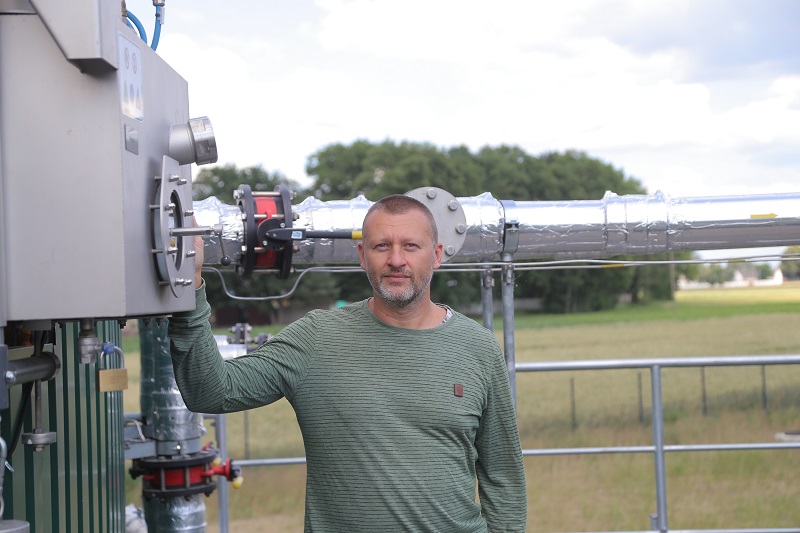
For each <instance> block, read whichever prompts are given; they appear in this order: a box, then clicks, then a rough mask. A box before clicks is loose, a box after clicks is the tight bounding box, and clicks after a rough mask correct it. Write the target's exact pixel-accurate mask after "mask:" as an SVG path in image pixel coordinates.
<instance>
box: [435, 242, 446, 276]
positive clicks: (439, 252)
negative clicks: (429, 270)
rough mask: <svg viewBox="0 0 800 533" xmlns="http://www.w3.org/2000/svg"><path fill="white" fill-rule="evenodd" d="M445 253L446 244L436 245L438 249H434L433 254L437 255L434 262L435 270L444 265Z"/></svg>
mask: <svg viewBox="0 0 800 533" xmlns="http://www.w3.org/2000/svg"><path fill="white" fill-rule="evenodd" d="M443 251H444V244H442V243H437V244H436V248H434V249H433V253H434V255H435V258H434V262H433V268H434V270H435V269H437V268H439V265H441V264H442V253H443Z"/></svg>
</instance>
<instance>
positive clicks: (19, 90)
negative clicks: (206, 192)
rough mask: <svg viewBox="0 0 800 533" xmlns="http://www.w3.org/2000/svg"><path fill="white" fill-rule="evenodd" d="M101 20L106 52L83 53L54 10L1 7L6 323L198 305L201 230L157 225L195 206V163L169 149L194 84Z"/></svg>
mask: <svg viewBox="0 0 800 533" xmlns="http://www.w3.org/2000/svg"><path fill="white" fill-rule="evenodd" d="M84 3H85V2H84ZM61 22H62V23H63V24H70V23H74V21H61ZM102 30H103V31H102V33H103V39H102V44H103V48H102V54H101V55H102V58H101V59H99V60H96V61H74V60H68V59H67V57H65V54H66V51H62V47H63V43H58V42H56V41H55V40H54V38H53V35H52V34H51V33H50V32H49V31H48V28H47V27H46V26H45V23H44V22H43V17H40V16H38V15H37V14H35V13H30V14H14V15H0V178H1V181H2V183H0V198H1V199H2V204H1V205H0V217H2V220H1V221H0V233H2V235H0V244H3V245H4V249H3V250H1V251H2V257H3V259H2V261H0V262H2V263H3V266H2V268H3V269H5V275H4V276H3V277H2V278H0V295H2V300H0V324H2V323H4V322H6V321H8V322H11V321H16V320H32V319H73V318H81V317H94V318H103V317H134V316H147V315H163V314H168V313H172V312H175V311H181V310H188V309H192V308H193V307H194V294H193V291H192V290H191V287H188V290H184V289H187V287H186V286H187V285H189V283H188V280H189V279H191V278H193V270H194V259H193V258H192V257H190V253H191V252H190V250H191V247H192V238H191V237H177V238H171V237H169V231H168V230H169V228H167V231H166V232H165V231H164V228H158V227H156V229H155V230H154V228H153V224H154V223H155V224H156V225H157V226H158V225H159V224H161V225H167V226H170V227H172V226H181V225H184V224H185V222H184V221H183V218H184V214H186V213H185V211H187V210H190V209H191V174H190V166H189V165H188V164H187V165H182V166H181V165H179V164H178V163H177V162H176V161H175V160H173V159H171V158H169V157H165V156H167V155H168V154H169V137H170V128H171V127H172V126H175V125H181V124H183V125H185V124H187V122H188V120H189V103H188V87H187V83H186V82H185V80H183V79H182V78H181V77H180V76H179V75H178V74H177V73H176V72H175V71H174V70H173V69H172V68H171V67H169V66H168V65H167V64H166V63H165V62H164V61H163V60H162V59H161V58H160V57H158V56H157V55H156V54H155V53H154V52H153V51H152V50H151V49H150V48H149V47H148V46H147V44H145V43H144V42H143V41H141V40H140V39H139V38H138V36H137V35H136V33H134V31H133V30H131V29H130V28H128V27H127V26H125V24H124V23H123V21H122V19H121V17H115V18H114V19H113V20H112V23H111V24H110V25H107V26H104V27H103V28H102ZM109 31H112V32H113V35H112V37H110V38H109V35H108V33H109ZM114 60H116V62H117V65H113V64H111V63H113V62H114ZM114 67H116V68H114ZM165 167H167V170H166V171H165ZM165 173H166V174H168V176H165ZM170 176H171V178H170ZM162 178H163V179H164V183H167V180H168V179H169V190H168V194H166V195H165V198H167V200H168V202H167V205H164V204H163V203H161V204H160V202H161V200H160V198H159V195H158V190H159V185H160V183H161V179H162ZM176 203H177V204H182V205H174V204H176ZM159 204H160V205H159ZM169 204H173V205H171V206H170V205H169ZM165 209H169V210H170V211H169V216H165V212H164V210H165ZM172 210H174V215H175V216H172V215H173V211H172ZM189 214H190V213H189ZM186 219H187V220H191V219H190V218H188V215H187V218H186ZM154 233H155V236H154ZM164 235H167V240H168V241H169V242H156V241H158V240H160V239H162V238H163V236H164ZM159 246H162V247H163V249H164V250H166V249H168V248H169V249H171V250H173V251H174V253H175V255H172V256H169V257H167V255H166V253H165V254H161V255H160V256H159V254H155V256H154V247H156V248H157V247H159ZM156 257H159V258H160V262H161V267H160V268H159V267H158V266H157V263H158V261H156V260H155V258H156ZM165 262H166V263H167V264H168V266H170V267H171V268H170V269H165V265H164V263H165ZM164 271H168V274H169V275H171V276H172V277H173V279H172V280H170V281H168V282H165V281H164V280H163V274H162V277H160V276H159V272H164ZM0 272H2V270H0ZM176 279H178V280H179V282H180V283H175V280H176ZM0 327H1V326H0Z"/></svg>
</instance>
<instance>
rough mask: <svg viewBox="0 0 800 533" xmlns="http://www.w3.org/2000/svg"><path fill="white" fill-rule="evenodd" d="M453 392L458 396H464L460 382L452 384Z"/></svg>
mask: <svg viewBox="0 0 800 533" xmlns="http://www.w3.org/2000/svg"><path fill="white" fill-rule="evenodd" d="M453 394H455V395H456V396H458V397H459V398H461V397H462V396H464V385H462V384H461V383H456V384H455V385H453Z"/></svg>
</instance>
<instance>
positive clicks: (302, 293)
mask: <svg viewBox="0 0 800 533" xmlns="http://www.w3.org/2000/svg"><path fill="white" fill-rule="evenodd" d="M242 184H246V185H249V186H250V187H251V188H252V189H253V191H273V190H275V187H276V186H278V185H279V184H283V185H286V186H287V187H288V188H289V189H291V190H294V191H297V190H298V189H299V186H298V184H297V183H295V182H292V181H290V180H287V179H286V178H285V177H284V176H283V175H282V174H280V173H277V172H275V173H269V172H267V171H265V170H264V169H263V168H261V167H260V166H255V167H248V168H243V169H237V168H236V167H235V166H234V165H226V166H221V167H212V168H204V169H202V170H201V171H200V172H199V174H198V176H197V178H196V179H195V180H194V183H193V188H192V189H193V195H194V199H195V200H202V199H204V198H207V197H209V196H216V197H217V198H218V199H219V200H221V201H222V202H225V203H228V204H233V203H234V201H233V191H234V190H235V189H237V188H238V187H239V186H240V185H242ZM301 196H302V195H301ZM203 279H204V280H205V282H206V294H207V296H208V300H209V302H210V303H211V304H212V306H213V307H214V308H215V310H216V311H217V312H218V313H226V311H227V313H226V314H228V315H232V316H236V315H238V314H240V313H241V312H242V311H243V312H245V313H247V312H248V311H254V312H256V313H257V314H258V315H260V316H266V317H267V321H268V322H278V321H280V320H281V316H282V314H283V312H285V311H286V310H287V308H292V307H298V308H307V307H327V306H329V305H330V304H331V303H333V302H334V301H335V300H336V299H337V298H338V297H339V289H338V287H337V286H336V284H335V282H334V280H333V279H332V276H331V275H330V274H321V273H309V274H308V275H306V276H304V278H303V279H302V280H301V281H300V284H299V285H298V288H297V291H296V292H295V293H294V294H293V295H292V296H291V298H288V299H283V300H267V301H261V302H251V301H247V302H241V301H239V300H235V299H232V298H230V297H229V296H228V295H227V294H226V293H225V291H224V289H223V287H222V282H221V280H220V279H219V277H218V276H217V275H216V274H213V273H210V272H209V273H206V274H204V275H203ZM293 284H294V279H293V278H292V277H290V278H289V279H287V280H280V279H278V278H277V276H275V275H271V274H270V273H258V272H256V273H254V274H253V275H252V276H251V277H250V278H249V279H243V278H242V277H241V276H239V275H238V274H234V275H231V274H226V275H225V285H226V286H227V288H228V291H229V292H231V293H232V294H234V295H236V296H277V295H281V294H286V293H287V292H288V291H289V290H290V289H291V287H292V285H293ZM241 306H243V308H242V307H241ZM234 309H235V310H236V311H235V314H234V313H233V312H232V311H233V310H234Z"/></svg>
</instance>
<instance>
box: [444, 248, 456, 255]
mask: <svg viewBox="0 0 800 533" xmlns="http://www.w3.org/2000/svg"><path fill="white" fill-rule="evenodd" d="M444 253H446V254H447V255H453V254H455V253H456V249H455V248H454V247H453V246H448V247H447V248H446V249H445V251H444Z"/></svg>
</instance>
